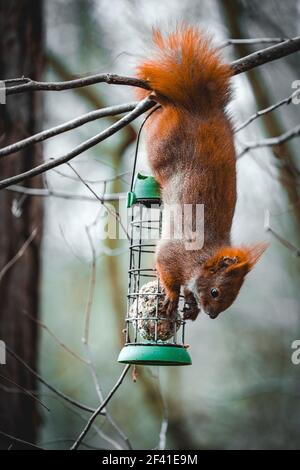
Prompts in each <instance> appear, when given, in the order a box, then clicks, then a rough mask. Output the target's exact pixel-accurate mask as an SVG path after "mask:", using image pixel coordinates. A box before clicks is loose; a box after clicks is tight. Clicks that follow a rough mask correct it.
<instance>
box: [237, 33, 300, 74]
mask: <svg viewBox="0 0 300 470" xmlns="http://www.w3.org/2000/svg"><path fill="white" fill-rule="evenodd" d="M299 50H300V36H297V37H295V38H292V39H288V40H287V41H284V42H282V43H280V44H276V45H275V46H270V47H267V48H265V49H261V50H259V51H256V52H253V53H252V54H249V55H247V56H246V57H242V58H241V59H238V60H235V61H234V62H232V63H231V64H230V65H231V68H232V69H233V74H234V75H238V74H240V73H244V72H248V71H249V70H252V69H254V68H255V67H258V66H260V65H263V64H266V63H268V62H272V61H273V60H277V59H281V58H282V57H285V56H287V55H289V54H293V53H294V52H297V51H299Z"/></svg>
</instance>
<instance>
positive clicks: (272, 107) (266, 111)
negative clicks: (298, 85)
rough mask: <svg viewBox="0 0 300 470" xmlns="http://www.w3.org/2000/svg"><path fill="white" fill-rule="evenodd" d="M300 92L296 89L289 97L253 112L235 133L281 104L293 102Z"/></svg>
mask: <svg viewBox="0 0 300 470" xmlns="http://www.w3.org/2000/svg"><path fill="white" fill-rule="evenodd" d="M299 94H300V90H295V91H294V92H293V93H292V94H291V95H290V96H288V97H287V98H284V99H283V100H280V101H278V102H277V103H274V104H272V106H269V107H268V108H264V109H261V110H260V111H257V112H256V113H254V114H252V116H250V117H249V118H248V119H247V120H246V121H245V122H243V123H242V124H241V125H240V126H238V127H237V128H236V129H235V130H234V133H235V134H236V133H237V132H239V131H241V130H242V129H244V128H245V127H246V126H248V125H249V124H251V122H253V121H255V120H256V119H257V118H259V117H261V116H264V115H265V114H268V113H271V112H272V111H274V110H275V109H277V108H279V107H280V106H283V105H285V104H286V105H289V104H291V103H292V101H293V99H294V98H295V97H296V96H297V95H299Z"/></svg>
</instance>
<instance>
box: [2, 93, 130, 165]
mask: <svg viewBox="0 0 300 470" xmlns="http://www.w3.org/2000/svg"><path fill="white" fill-rule="evenodd" d="M137 105H138V102H137V101H135V102H133V103H126V104H121V105H118V106H110V107H109V108H102V109H96V110H95V111H90V112H89V113H86V114H83V115H82V116H79V117H78V118H75V119H72V120H71V121H67V122H65V123H63V124H60V125H59V126H55V127H52V128H51V129H47V130H45V131H42V132H39V133H38V134H34V135H32V136H30V137H27V138H26V139H23V140H20V141H19V142H16V143H15V144H11V145H7V146H6V147H3V148H2V149H0V158H1V157H4V156H5V155H9V154H11V153H15V152H18V151H19V150H21V149H23V148H26V147H28V146H29V145H33V144H36V143H37V142H42V141H44V140H47V139H50V138H51V137H55V136H57V135H59V134H62V133H63V132H68V131H71V130H73V129H76V128H77V127H80V126H83V125H84V124H87V123H88V122H92V121H95V120H96V119H100V118H103V117H107V116H115V115H117V114H123V113H127V112H129V111H133V110H134V109H135V108H136V106H137Z"/></svg>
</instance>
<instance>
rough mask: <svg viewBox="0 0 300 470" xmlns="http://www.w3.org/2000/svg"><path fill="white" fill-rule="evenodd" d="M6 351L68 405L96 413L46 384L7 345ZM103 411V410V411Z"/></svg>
mask: <svg viewBox="0 0 300 470" xmlns="http://www.w3.org/2000/svg"><path fill="white" fill-rule="evenodd" d="M6 350H7V352H8V353H9V354H10V355H11V356H12V357H14V358H15V359H16V360H17V361H18V362H19V363H20V364H22V365H23V366H24V367H25V369H27V370H28V371H29V372H30V373H31V374H32V375H34V377H36V378H37V379H38V380H39V381H40V382H41V383H42V384H43V385H45V386H46V387H47V388H48V389H49V390H51V392H53V393H55V395H57V396H59V397H60V398H62V399H63V400H65V401H67V402H68V403H70V404H71V405H73V406H76V407H77V408H79V409H81V410H83V411H88V412H89V413H94V412H95V409H94V408H91V407H89V406H86V405H84V404H82V403H79V402H77V401H75V400H73V398H70V397H69V396H67V395H65V394H64V393H62V392H61V391H60V390H58V389H57V388H55V387H53V386H52V385H50V384H49V383H48V382H46V380H45V379H43V378H42V377H41V376H40V375H39V374H38V373H37V372H35V371H34V370H33V369H32V368H31V367H30V366H29V365H28V364H26V362H25V361H23V359H21V358H20V357H19V356H18V355H17V354H16V353H15V352H14V351H12V350H11V349H10V348H9V347H8V346H7V345H6ZM101 411H102V410H101ZM101 414H103V415H105V412H102V413H101Z"/></svg>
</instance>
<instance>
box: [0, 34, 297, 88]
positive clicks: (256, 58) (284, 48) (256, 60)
mask: <svg viewBox="0 0 300 470" xmlns="http://www.w3.org/2000/svg"><path fill="white" fill-rule="evenodd" d="M266 39H268V38H266ZM266 42H267V41H266ZM221 46H222V45H221ZM299 49H300V36H296V37H295V38H292V39H288V40H286V41H283V42H280V44H275V45H274V46H270V47H267V48H265V49H261V50H259V51H256V52H253V54H250V55H248V56H246V57H242V58H241V59H238V60H235V61H234V62H232V63H231V67H232V69H233V73H234V75H238V74H239V73H243V72H247V71H248V70H251V69H253V68H255V67H258V66H259V65H262V64H265V63H267V62H271V61H273V60H277V59H280V58H281V57H285V56H287V55H289V54H292V53H293V52H296V51H299ZM13 80H14V81H21V82H23V83H21V84H19V85H13V86H10V83H11V80H4V83H6V84H8V85H9V86H8V87H7V88H5V89H4V88H0V91H2V92H3V91H6V93H7V95H13V94H15V93H23V92H24V91H41V90H43V91H62V90H71V89H73V88H79V87H84V86H88V85H94V84H96V83H107V84H109V85H128V86H134V87H138V88H144V89H146V90H150V86H149V84H148V83H147V82H146V81H144V80H139V79H138V78H133V77H123V76H120V75H115V74H110V73H105V74H96V75H91V76H88V77H81V78H76V79H74V80H67V81H64V82H37V81H35V80H31V79H30V78H24V77H23V78H20V79H13Z"/></svg>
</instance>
